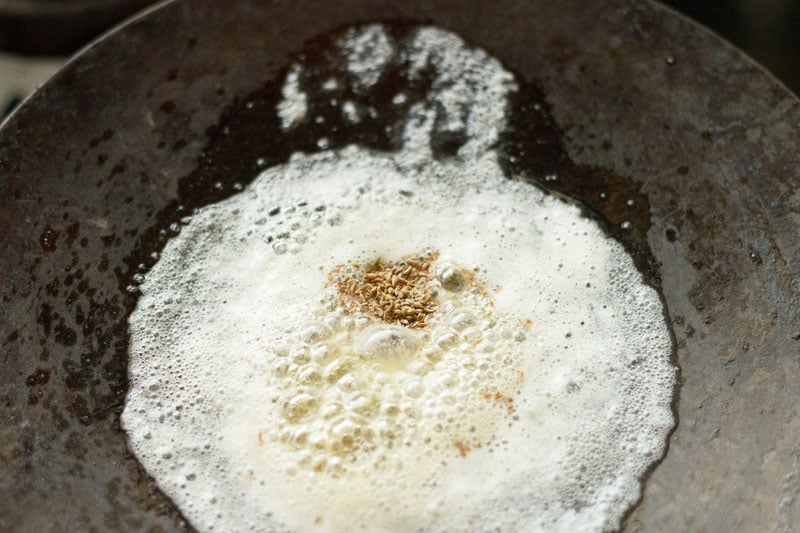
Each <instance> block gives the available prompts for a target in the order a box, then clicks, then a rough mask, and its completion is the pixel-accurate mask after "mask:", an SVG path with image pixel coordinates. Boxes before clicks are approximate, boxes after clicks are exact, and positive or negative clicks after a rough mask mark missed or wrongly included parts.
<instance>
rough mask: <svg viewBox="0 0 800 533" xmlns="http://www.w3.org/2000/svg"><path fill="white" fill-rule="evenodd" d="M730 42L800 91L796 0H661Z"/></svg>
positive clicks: (799, 5) (799, 10)
mask: <svg viewBox="0 0 800 533" xmlns="http://www.w3.org/2000/svg"><path fill="white" fill-rule="evenodd" d="M662 3H663V4H666V5H668V6H670V7H672V8H673V9H675V10H677V11H680V12H681V13H683V14H685V15H687V16H689V17H690V18H693V19H694V20H696V21H698V22H700V23H701V24H703V25H705V26H707V27H709V28H711V29H712V30H713V31H715V32H716V33H718V34H719V35H721V36H723V37H724V38H726V39H727V40H729V41H730V42H732V43H734V44H735V45H736V46H738V47H739V48H740V49H742V50H744V51H745V52H746V53H747V54H748V55H750V57H752V58H753V59H755V60H756V61H758V62H759V63H761V64H762V65H763V66H764V67H766V68H767V70H769V71H770V72H772V73H773V74H774V75H775V76H776V77H777V78H778V79H780V80H781V81H782V82H783V83H785V84H786V85H787V86H788V87H789V88H790V89H791V90H792V91H794V93H795V94H800V0H719V1H716V0H707V1H706V0H662Z"/></svg>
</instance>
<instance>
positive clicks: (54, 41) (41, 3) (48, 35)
mask: <svg viewBox="0 0 800 533" xmlns="http://www.w3.org/2000/svg"><path fill="white" fill-rule="evenodd" d="M220 1H224V0H220ZM661 1H662V3H664V4H666V5H668V6H670V7H672V8H673V9H675V10H677V11H679V12H681V13H683V14H685V15H687V16H689V17H690V18H693V19H694V20H696V21H698V22H700V23H701V24H704V25H705V26H707V27H709V28H711V29H712V30H713V31H715V32H716V33H718V34H719V35H721V36H723V37H724V38H726V39H728V40H729V41H730V42H732V43H734V44H735V45H736V46H738V47H739V48H741V49H742V50H744V51H745V52H746V53H747V54H749V55H750V56H751V57H753V58H754V59H755V60H756V61H758V62H759V63H761V64H762V65H763V66H764V67H766V68H767V69H768V70H769V71H771V72H772V73H773V74H774V75H775V76H776V77H777V78H778V79H780V80H781V81H783V82H784V83H785V84H786V85H787V86H788V87H789V88H790V89H791V90H792V91H794V92H795V94H800V0H719V1H715V0H661ZM152 3H153V0H0V52H6V53H11V54H13V55H14V56H16V57H17V58H18V59H19V61H20V62H24V61H26V60H27V61H31V59H33V58H36V57H43V56H49V57H53V56H55V57H63V58H66V57H67V56H69V55H70V54H72V53H73V52H75V51H76V50H77V49H79V48H80V47H81V46H83V45H85V44H86V43H87V42H89V41H90V40H91V39H93V38H94V37H96V36H97V35H99V34H100V33H102V32H103V31H105V30H106V29H108V28H109V27H110V26H112V25H113V24H115V23H117V22H119V21H121V20H123V19H125V18H127V17H128V16H130V15H131V14H132V13H135V12H137V11H139V10H141V9H142V8H144V7H146V6H147V5H149V4H152ZM3 75H4V73H3V72H0V76H3ZM5 75H9V74H8V73H5ZM11 75H13V74H11ZM19 92H20V91H17V93H14V94H12V95H10V96H4V98H7V100H8V101H6V102H0V114H2V111H3V110H6V112H8V111H10V110H11V109H12V108H13V107H14V106H15V105H16V104H17V103H18V102H19V101H20V100H21V99H22V98H24V97H25V96H26V95H25V94H18V93H19Z"/></svg>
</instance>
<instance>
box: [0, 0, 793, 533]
mask: <svg viewBox="0 0 800 533" xmlns="http://www.w3.org/2000/svg"><path fill="white" fill-rule="evenodd" d="M375 20H383V21H398V20H400V21H406V22H414V21H417V22H419V21H427V22H433V23H435V24H437V25H439V26H442V27H444V28H448V29H451V30H453V31H455V32H457V33H459V34H460V35H462V36H463V37H464V38H465V39H466V40H467V41H469V42H470V43H472V44H474V45H478V46H481V47H483V48H485V49H487V50H488V51H489V52H491V53H492V54H493V55H495V56H496V57H498V58H500V59H501V60H502V61H503V62H504V64H505V65H506V66H507V67H508V68H510V69H512V70H513V71H515V72H516V73H517V74H518V75H519V76H521V77H522V78H523V79H524V80H525V82H524V83H523V91H522V92H523V93H524V95H525V98H521V99H519V101H515V102H514V104H513V112H512V123H513V128H512V131H511V132H510V133H508V134H507V135H505V136H504V137H503V140H502V147H501V148H502V150H503V153H504V154H506V156H507V157H506V158H505V159H504V163H505V164H506V168H507V169H508V171H509V172H514V173H518V174H522V175H524V176H525V177H526V178H527V179H530V180H531V181H533V182H535V183H538V184H539V185H541V186H543V187H546V188H549V189H552V190H554V191H555V192H558V193H565V194H567V195H570V196H573V197H576V198H578V199H579V200H580V201H582V202H584V204H585V205H586V206H587V208H588V209H589V211H593V212H594V213H596V214H599V215H601V216H602V217H603V218H604V219H605V220H606V221H607V223H608V228H609V231H611V232H612V233H615V234H616V235H618V236H619V237H620V238H621V239H622V240H623V241H624V242H625V243H626V244H627V245H628V246H629V248H630V250H631V251H632V252H633V253H634V254H635V256H636V258H637V261H638V263H639V265H640V267H641V268H642V269H643V270H644V271H646V272H647V273H648V276H649V279H651V281H652V282H653V283H654V284H656V285H658V286H660V287H661V290H662V292H663V296H664V299H665V302H666V304H667V307H668V312H669V319H670V321H671V323H672V326H673V328H674V333H675V340H676V347H677V350H676V356H677V361H678V363H679V364H680V367H681V376H682V384H681V387H680V395H679V401H678V402H677V403H676V409H677V412H678V415H679V419H680V423H679V425H678V428H677V429H676V431H675V432H674V434H673V435H672V437H671V440H670V448H669V451H668V453H667V455H666V457H665V458H664V460H663V462H662V463H661V464H660V465H659V466H658V467H657V468H655V470H654V471H653V472H652V474H651V476H650V477H649V479H648V480H647V482H646V484H645V490H644V496H643V498H642V501H641V503H640V504H639V505H638V506H637V507H636V508H635V509H633V510H632V511H631V512H630V513H629V514H628V516H627V520H626V525H625V528H626V529H627V530H631V531H635V530H645V529H646V530H657V531H671V530H694V531H703V530H706V531H725V530H742V531H772V530H791V529H792V528H793V527H794V528H796V527H798V524H800V494H799V491H800V466H798V462H799V461H800V447H799V446H798V439H799V438H800V419H799V418H798V406H800V402H799V401H798V400H800V388H798V383H800V367H799V366H798V355H799V354H798V351H800V320H799V319H798V311H797V309H798V301H797V300H798V286H797V280H798V269H800V240H798V229H800V189H799V188H798V185H800V105H799V104H800V103H799V102H798V100H797V99H796V98H795V97H794V96H792V95H791V94H790V93H789V91H787V90H786V89H785V88H784V87H782V86H781V85H780V84H779V83H777V82H776V81H775V80H774V79H772V78H771V77H770V76H768V75H767V74H766V73H765V72H764V71H763V70H761V69H760V68H759V67H758V66H757V65H754V64H753V63H752V62H751V61H750V60H748V59H747V58H745V57H743V56H742V54H741V53H739V52H738V51H737V50H735V49H733V48H732V47H730V46H729V45H727V44H726V43H724V42H722V41H721V40H720V39H718V38H717V37H715V36H713V35H711V34H709V33H708V32H706V31H705V30H703V29H701V28H699V27H697V26H695V25H694V24H692V23H690V22H688V21H687V20H685V19H683V18H681V17H679V16H677V15H675V14H674V13H672V12H670V11H668V10H666V9H664V8H662V7H659V6H658V5H654V4H651V3H646V2H633V1H623V0H602V1H598V0H575V1H573V2H562V1H560V0H538V1H522V0H502V1H498V2H481V1H478V0H461V1H454V0H438V1H430V0H409V1H406V2H388V1H386V2H380V1H363V0H345V1H337V2H323V1H306V2H267V1H245V0H241V1H232V2H219V1H217V0H185V1H174V2H169V3H166V4H163V5H161V6H160V7H159V8H157V9H154V10H152V11H150V12H148V13H146V14H144V15H143V16H140V17H139V18H137V19H135V20H133V21H132V22H130V23H128V24H126V25H125V26H124V27H122V28H120V29H118V30H117V31H115V32H113V33H111V34H109V35H108V36H106V37H105V38H102V39H101V40H99V41H98V42H97V43H96V44H94V45H93V46H92V47H90V48H88V49H86V50H84V51H83V52H82V53H81V54H79V55H78V56H77V57H76V58H75V59H74V60H73V61H71V62H70V63H69V64H68V65H67V66H66V67H65V68H64V69H63V70H62V71H61V72H60V73H59V74H58V75H57V76H56V77H55V78H53V79H52V80H51V81H50V82H49V83H48V84H47V85H45V86H44V87H43V88H42V89H41V90H40V91H38V92H37V93H36V94H35V95H34V96H33V97H32V98H31V99H30V100H28V101H27V102H26V103H25V104H24V105H23V106H22V107H21V108H20V109H19V110H18V111H17V112H16V113H15V114H14V115H13V116H12V117H11V118H10V119H9V120H8V121H7V122H6V123H5V125H4V126H3V128H2V130H0V199H2V201H0V295H1V296H2V302H0V306H1V307H0V345H1V346H2V348H1V349H0V361H1V362H0V530H4V531H8V530H23V531H43V530H108V529H125V530H129V529H145V530H174V529H176V528H185V527H187V526H186V524H185V523H184V522H183V521H182V519H181V517H180V515H179V513H178V512H177V510H176V509H175V508H174V506H173V505H172V504H171V502H170V501H169V500H168V499H167V498H165V497H164V496H163V495H162V494H161V493H160V492H159V491H158V490H157V488H156V487H155V485H154V484H153V482H152V481H151V480H150V479H149V478H148V477H147V475H146V473H144V471H143V470H142V469H141V468H140V466H139V465H138V463H137V462H136V460H135V458H134V457H133V456H132V455H131V454H130V452H129V451H128V449H127V446H126V440H125V435H124V434H123V432H122V431H121V430H120V426H119V415H120V412H121V410H122V407H123V405H124V399H125V392H126V387H127V378H126V365H127V342H128V341H127V317H128V315H129V313H130V312H131V310H132V309H133V308H134V306H135V303H136V290H135V286H131V285H133V281H134V275H135V274H137V273H140V272H142V271H146V270H147V268H149V266H151V265H152V263H153V261H154V258H153V257H152V256H151V254H152V253H153V252H157V251H158V250H159V249H160V248H161V247H162V246H163V243H164V242H165V241H166V239H168V237H169V235H170V232H171V231H172V229H170V228H171V227H172V228H173V229H175V228H177V227H178V226H174V225H173V226H171V224H173V223H179V222H180V219H181V217H183V216H185V215H186V214H188V213H190V212H191V210H192V209H194V208H196V207H198V206H201V205H204V204H207V203H209V202H213V201H216V200H218V199H220V198H224V197H226V196H229V195H231V194H233V193H234V192H235V190H236V187H237V185H236V184H237V183H238V184H246V183H247V182H248V181H249V180H250V179H252V178H253V176H254V175H255V174H256V173H257V171H258V168H259V161H258V159H259V158H261V159H263V161H261V162H260V163H261V164H262V165H264V166H269V165H273V164H277V163H280V162H281V161H283V160H285V158H286V157H288V155H289V153H291V151H292V150H298V149H301V150H307V151H313V150H314V149H315V148H314V146H315V145H314V143H313V142H311V140H312V138H313V136H314V135H318V134H319V133H320V132H319V131H316V132H310V133H308V135H307V136H304V135H297V136H295V137H292V138H285V137H284V136H282V135H281V134H280V132H279V131H278V129H277V126H276V124H277V123H276V119H275V111H274V104H275V103H276V102H277V99H278V98H279V85H278V83H276V80H280V79H281V77H282V75H283V73H284V72H285V70H286V68H287V66H288V65H289V62H290V61H291V60H292V59H293V58H297V57H298V56H297V54H299V53H304V54H306V57H312V58H313V57H314V54H318V55H320V57H322V56H324V50H325V43H326V41H325V39H324V38H323V39H321V40H320V39H317V40H314V39H315V38H316V37H317V36H320V35H325V34H327V33H328V32H330V31H333V30H335V29H336V28H340V27H342V26H344V25H348V24H352V23H357V22H363V21H375ZM326 68H327V67H326ZM331 68H333V67H331ZM373 96H374V98H375V102H376V105H378V106H380V102H381V101H382V100H381V98H382V95H381V94H379V92H378V93H376V94H375V95H373ZM531 102H537V103H539V104H540V105H538V106H536V107H532V106H530V103H531ZM314 112H319V113H323V114H324V113H326V112H328V111H326V110H325V109H323V108H320V109H316V110H314ZM388 113H389V112H388V111H387V116H386V120H388V121H391V120H392V118H391V116H389V115H388ZM378 122H380V121H378ZM380 126H381V124H378V123H374V124H371V125H367V126H365V127H364V128H362V129H358V130H347V131H344V132H340V133H337V134H336V135H332V136H331V139H332V143H333V145H334V146H337V145H342V144H345V143H347V142H359V143H362V144H365V145H368V146H372V147H374V148H377V149H392V148H393V146H394V145H393V142H395V140H396V139H394V138H393V137H392V136H391V135H390V134H389V133H383V134H382V133H380V132H381V131H384V132H386V131H391V128H389V130H386V128H381V127H380ZM309 129H313V128H311V127H309ZM449 142H450V141H448V140H447V139H443V140H442V144H441V146H440V147H439V148H440V149H441V150H442V151H443V153H445V155H446V152H447V151H448V149H449V148H448V146H449V144H448V143H449ZM450 148H452V147H450ZM512 156H513V157H512ZM550 174H555V175H557V176H558V179H557V180H556V181H552V180H550V181H549V182H547V180H546V179H545V176H547V175H550ZM629 200H632V202H629ZM631 203H632V204H633V205H629V204H631ZM626 222H627V223H628V224H625V223H626ZM129 286H130V287H129Z"/></svg>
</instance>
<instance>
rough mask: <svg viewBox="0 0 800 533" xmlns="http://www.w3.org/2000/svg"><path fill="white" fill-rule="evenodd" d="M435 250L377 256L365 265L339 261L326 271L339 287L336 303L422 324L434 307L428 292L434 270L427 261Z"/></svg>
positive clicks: (380, 317)
mask: <svg viewBox="0 0 800 533" xmlns="http://www.w3.org/2000/svg"><path fill="white" fill-rule="evenodd" d="M437 257H438V254H435V253H434V254H429V255H427V256H424V257H420V256H409V257H405V258H402V259H400V260H399V261H396V262H384V261H383V260H382V259H380V258H378V259H377V260H375V261H374V262H372V263H371V264H369V265H367V266H366V267H365V268H363V269H362V268H360V266H359V265H352V266H353V268H354V269H355V271H350V272H348V271H346V267H345V266H343V265H340V266H337V267H336V268H334V269H333V270H332V271H331V272H330V274H328V280H329V281H330V282H331V283H333V284H335V285H336V287H337V288H338V289H339V300H340V304H341V305H342V306H344V307H345V308H347V309H348V310H350V311H357V310H361V311H363V312H364V313H366V314H367V315H369V316H371V317H373V318H376V319H378V320H381V321H383V322H386V323H388V324H398V325H401V326H407V327H409V328H424V327H425V320H426V319H427V318H428V317H429V316H430V315H431V314H433V313H434V312H435V311H436V303H435V302H434V301H433V294H432V293H431V281H433V278H434V274H433V272H432V268H431V262H433V261H434V260H435V259H436V258H437Z"/></svg>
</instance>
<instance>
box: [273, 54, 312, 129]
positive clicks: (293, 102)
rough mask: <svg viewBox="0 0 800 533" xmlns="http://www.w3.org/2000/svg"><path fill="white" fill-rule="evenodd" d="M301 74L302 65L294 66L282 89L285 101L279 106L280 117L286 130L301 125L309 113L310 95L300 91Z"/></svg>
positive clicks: (282, 126) (287, 75)
mask: <svg viewBox="0 0 800 533" xmlns="http://www.w3.org/2000/svg"><path fill="white" fill-rule="evenodd" d="M301 73H302V69H301V68H300V65H293V66H292V68H291V69H289V72H288V73H287V74H286V79H285V80H284V83H283V87H282V88H281V94H282V95H283V100H281V102H280V103H279V104H278V117H280V119H281V128H283V129H284V130H289V129H291V128H293V127H295V126H297V125H298V124H300V123H301V122H302V121H303V120H304V119H305V118H306V114H307V113H308V95H307V94H306V93H305V92H303V91H302V90H301V89H300V74H301Z"/></svg>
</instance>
